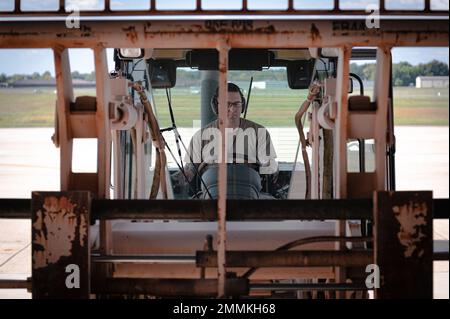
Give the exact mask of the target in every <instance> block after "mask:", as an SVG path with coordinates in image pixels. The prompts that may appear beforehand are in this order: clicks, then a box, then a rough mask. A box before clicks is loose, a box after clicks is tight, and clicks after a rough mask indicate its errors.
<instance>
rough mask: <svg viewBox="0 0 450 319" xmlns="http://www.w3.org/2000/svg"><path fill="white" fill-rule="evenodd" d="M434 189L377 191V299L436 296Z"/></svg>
mask: <svg viewBox="0 0 450 319" xmlns="http://www.w3.org/2000/svg"><path fill="white" fill-rule="evenodd" d="M432 198H433V193H432V192H431V191H412V192H388V191H379V192H374V205H373V214H374V221H375V229H374V254H375V256H374V260H375V264H376V265H377V266H378V268H379V270H380V287H378V288H376V289H375V298H380V299H393V298H402V299H408V298H428V299H431V298H433V213H432Z"/></svg>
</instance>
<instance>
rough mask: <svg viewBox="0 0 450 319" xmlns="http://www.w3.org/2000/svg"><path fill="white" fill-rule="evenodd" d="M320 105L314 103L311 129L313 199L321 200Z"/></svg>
mask: <svg viewBox="0 0 450 319" xmlns="http://www.w3.org/2000/svg"><path fill="white" fill-rule="evenodd" d="M318 109H319V105H317V103H316V102H313V105H312V111H311V113H312V120H311V127H310V129H309V132H310V136H312V165H311V166H312V167H311V173H312V174H311V175H312V176H311V199H319V198H320V127H319V121H318V119H317V112H318Z"/></svg>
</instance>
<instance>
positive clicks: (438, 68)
mask: <svg viewBox="0 0 450 319" xmlns="http://www.w3.org/2000/svg"><path fill="white" fill-rule="evenodd" d="M448 69H449V67H448V64H446V63H444V62H441V61H438V60H432V61H430V62H428V63H420V64H418V65H412V64H410V63H408V62H399V63H395V64H393V66H392V77H393V81H394V86H410V85H414V84H415V82H416V77H418V76H445V75H447V76H448ZM350 72H353V73H356V74H357V75H359V76H360V77H361V78H362V79H363V80H365V81H374V80H375V72H376V65H375V64H374V63H365V64H357V63H351V64H350ZM200 76H201V75H200V72H193V71H191V70H186V69H178V71H177V85H178V86H184V87H186V86H198V85H199V83H200ZM252 76H253V81H276V82H280V81H281V82H286V81H287V77H286V70H285V69H282V68H274V69H269V70H265V71H264V72H259V71H230V72H229V79H230V81H234V82H241V81H248V80H249V79H250V78H251V77H252ZM72 78H73V79H80V80H86V81H95V72H94V71H92V72H91V73H80V72H78V71H74V72H72ZM26 79H30V80H51V79H53V77H52V75H51V73H50V72H49V71H46V72H44V73H42V74H40V73H38V72H34V73H33V74H31V75H25V74H14V75H11V76H7V75H5V74H3V73H2V74H0V83H8V84H10V85H11V84H14V82H16V81H19V80H26Z"/></svg>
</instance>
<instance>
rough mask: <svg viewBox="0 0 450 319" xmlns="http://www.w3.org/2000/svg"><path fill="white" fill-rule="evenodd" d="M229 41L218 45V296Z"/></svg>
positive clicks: (222, 264)
mask: <svg viewBox="0 0 450 319" xmlns="http://www.w3.org/2000/svg"><path fill="white" fill-rule="evenodd" d="M229 49H230V48H229V46H228V43H227V42H226V41H225V40H222V41H220V42H219V43H218V45H217V50H218V51H219V72H220V74H219V130H220V136H221V139H219V140H220V141H221V145H220V156H219V160H220V162H219V176H218V183H219V194H218V199H217V214H218V218H217V219H218V234H217V261H218V265H217V269H218V286H219V287H218V297H219V298H224V297H225V296H226V291H225V286H226V260H225V252H226V239H227V237H226V212H227V211H226V210H227V206H226V204H227V163H226V155H227V154H226V147H225V146H226V145H227V143H226V141H225V139H226V134H225V125H226V121H227V109H228V85H227V76H228V51H229Z"/></svg>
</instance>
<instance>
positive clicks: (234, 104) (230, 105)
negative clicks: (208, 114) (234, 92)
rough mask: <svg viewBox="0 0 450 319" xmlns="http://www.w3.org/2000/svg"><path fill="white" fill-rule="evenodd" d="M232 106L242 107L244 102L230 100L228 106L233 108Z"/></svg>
mask: <svg viewBox="0 0 450 319" xmlns="http://www.w3.org/2000/svg"><path fill="white" fill-rule="evenodd" d="M232 107H242V102H241V101H238V102H228V108H232Z"/></svg>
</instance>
